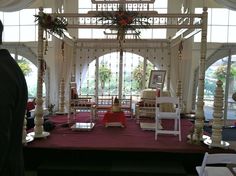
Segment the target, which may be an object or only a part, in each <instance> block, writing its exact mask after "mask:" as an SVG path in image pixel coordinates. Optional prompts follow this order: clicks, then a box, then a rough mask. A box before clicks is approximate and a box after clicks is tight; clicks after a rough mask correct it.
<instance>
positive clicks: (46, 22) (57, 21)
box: [34, 13, 68, 37]
mask: <svg viewBox="0 0 236 176" xmlns="http://www.w3.org/2000/svg"><path fill="white" fill-rule="evenodd" d="M34 16H35V18H36V19H35V22H37V21H38V23H39V24H40V26H42V28H43V29H45V30H48V32H49V33H55V34H57V35H59V36H60V37H62V36H63V35H64V30H67V25H68V22H67V21H66V19H65V18H59V17H56V18H54V17H53V16H51V15H50V14H46V13H43V14H42V16H41V15H34Z"/></svg>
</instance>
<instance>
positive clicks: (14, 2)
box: [0, 0, 35, 12]
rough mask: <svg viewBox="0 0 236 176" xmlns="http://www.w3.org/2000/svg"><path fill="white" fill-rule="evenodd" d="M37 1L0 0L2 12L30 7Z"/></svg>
mask: <svg viewBox="0 0 236 176" xmlns="http://www.w3.org/2000/svg"><path fill="white" fill-rule="evenodd" d="M34 1H35V0H0V11H3V12H13V11H19V10H22V9H24V8H26V7H29V6H30V5H31V4H32V3H33V2H34Z"/></svg>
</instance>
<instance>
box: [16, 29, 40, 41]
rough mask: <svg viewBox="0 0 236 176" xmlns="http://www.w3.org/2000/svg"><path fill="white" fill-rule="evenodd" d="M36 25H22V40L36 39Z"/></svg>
mask: <svg viewBox="0 0 236 176" xmlns="http://www.w3.org/2000/svg"><path fill="white" fill-rule="evenodd" d="M35 34H36V28H35V26H20V41H21V42H23V41H35Z"/></svg>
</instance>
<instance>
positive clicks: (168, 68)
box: [167, 38, 171, 91]
mask: <svg viewBox="0 0 236 176" xmlns="http://www.w3.org/2000/svg"><path fill="white" fill-rule="evenodd" d="M170 40H171V38H169V41H168V62H169V63H168V64H167V91H170V73H171V43H170Z"/></svg>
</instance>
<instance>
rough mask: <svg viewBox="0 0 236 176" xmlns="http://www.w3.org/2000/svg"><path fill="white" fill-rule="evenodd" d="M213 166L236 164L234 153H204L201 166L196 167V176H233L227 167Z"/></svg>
mask: <svg viewBox="0 0 236 176" xmlns="http://www.w3.org/2000/svg"><path fill="white" fill-rule="evenodd" d="M214 164H225V165H226V164H236V153H213V154H209V153H207V152H206V153H205V155H204V158H203V161H202V165H201V166H196V170H197V173H198V176H234V174H236V173H234V174H233V173H232V172H231V171H230V169H229V168H228V167H227V166H222V165H220V166H216V165H215V166H213V165H214ZM209 165H210V166H209Z"/></svg>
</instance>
